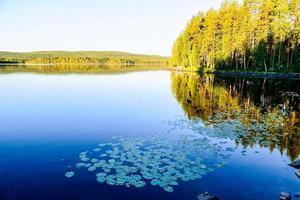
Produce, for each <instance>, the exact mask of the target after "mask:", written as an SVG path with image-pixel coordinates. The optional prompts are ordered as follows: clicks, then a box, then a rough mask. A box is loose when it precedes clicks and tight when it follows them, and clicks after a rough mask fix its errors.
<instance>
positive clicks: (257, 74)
mask: <svg viewBox="0 0 300 200" xmlns="http://www.w3.org/2000/svg"><path fill="white" fill-rule="evenodd" d="M207 73H210V74H215V75H218V76H231V77H232V76H234V77H240V76H243V77H254V78H292V79H300V73H290V72H288V73H282V72H251V71H248V72H247V71H218V70H216V71H212V72H207Z"/></svg>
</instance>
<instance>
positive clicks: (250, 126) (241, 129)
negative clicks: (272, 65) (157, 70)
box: [171, 72, 300, 160]
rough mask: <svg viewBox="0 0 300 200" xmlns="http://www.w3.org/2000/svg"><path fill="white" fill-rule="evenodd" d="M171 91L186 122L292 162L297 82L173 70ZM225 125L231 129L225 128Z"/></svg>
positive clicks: (297, 131)
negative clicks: (277, 153) (231, 134)
mask: <svg viewBox="0 0 300 200" xmlns="http://www.w3.org/2000/svg"><path fill="white" fill-rule="evenodd" d="M171 80H172V92H173V94H174V96H175V97H176V99H177V101H178V102H179V103H180V105H181V107H182V108H183V110H184V111H185V113H186V115H187V117H188V118H189V119H190V121H196V123H197V120H202V121H203V122H204V124H205V125H206V126H214V127H215V128H216V127H219V128H220V131H221V132H223V133H222V134H223V135H224V137H228V133H227V135H226V133H225V132H226V131H228V132H232V130H234V131H235V132H236V133H235V135H234V140H235V142H236V143H237V144H238V145H242V146H243V147H252V146H254V145H257V144H259V145H260V146H261V147H267V148H269V149H270V150H271V151H273V150H274V149H278V150H280V152H281V153H282V154H284V153H286V154H287V155H288V156H289V158H290V159H291V160H295V159H296V158H297V157H298V156H299V154H300V119H299V118H300V95H299V94H300V82H299V81H297V80H282V79H263V78H262V79H256V78H232V77H218V76H212V75H199V74H197V73H180V72H173V73H172V74H171ZM228 126H230V127H231V128H232V127H234V129H228Z"/></svg>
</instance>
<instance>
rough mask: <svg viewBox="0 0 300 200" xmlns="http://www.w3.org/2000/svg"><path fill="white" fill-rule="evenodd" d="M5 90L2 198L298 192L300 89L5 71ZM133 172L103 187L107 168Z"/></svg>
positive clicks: (196, 78)
mask: <svg viewBox="0 0 300 200" xmlns="http://www.w3.org/2000/svg"><path fill="white" fill-rule="evenodd" d="M39 72H40V71H39ZM0 91H1V98H0V103H1V104H0V105H1V109H0V133H1V137H0V156H1V160H0V199H5V200H6V199H7V200H10V199H22V200H25V199H30V200H35V199H36V200H40V199H43V200H47V199H51V200H52V199H56V200H59V199H64V200H65V199H74V200H77V199H78V200H83V199H89V200H93V199H106V200H109V199H131V200H133V199H137V200H141V199H145V200H147V199H149V200H150V199H151V200H152V199H164V200H165V199H172V200H175V199H178V200H179V199H180V200H182V199H195V198H196V196H197V194H199V193H202V192H205V191H209V192H211V193H214V194H216V195H218V196H219V197H221V198H222V199H225V200H226V199H229V200H232V199H249V200H250V199H266V200H269V199H278V194H279V193H280V192H281V191H287V192H290V193H291V194H294V193H296V192H299V191H300V179H299V178H297V176H296V175H295V174H294V172H295V170H294V169H292V168H291V167H289V166H287V164H288V163H290V162H291V161H292V160H295V159H297V158H298V157H299V154H300V124H299V123H300V121H299V110H300V98H299V94H300V81H297V80H278V79H273V80H272V79H244V78H226V77H213V76H200V75H198V74H195V73H174V72H169V71H147V72H130V73H124V74H122V73H118V74H101V73H100V74H92V73H89V74H84V73H81V74H74V73H65V72H64V74H60V73H59V72H57V73H50V74H49V73H45V74H40V73H32V71H31V72H30V73H23V72H22V73H18V71H17V70H16V72H14V71H9V73H7V71H3V73H2V74H1V75H0ZM99 144H100V146H99ZM109 150H111V151H109ZM86 151H87V153H81V152H86ZM107 151H108V152H107ZM80 153H81V157H79V156H80ZM103 154H106V155H103ZM101 156H102V157H101ZM114 156H115V157H114ZM122 157H123V158H124V159H123V161H120V159H121V158H122ZM82 158H83V159H82ZM84 158H89V160H88V161H86V160H85V159H84ZM92 158H94V159H97V160H94V163H93V162H92V160H91V159H92ZM100 160H104V161H105V162H106V164H105V166H104V165H102V166H98V167H96V168H95V169H93V168H90V166H87V167H80V166H79V165H80V164H79V165H78V163H84V164H88V163H92V164H95V163H97V162H98V161H100ZM109 160H110V161H109ZM112 160H113V161H112ZM76 164H77V165H76ZM147 167H148V168H147ZM125 168H130V169H133V171H132V172H130V173H129V172H128V173H127V176H125V179H126V181H125V182H124V179H123V182H122V181H121V182H119V185H118V183H117V182H116V177H115V179H113V178H112V179H111V180H110V183H106V182H108V181H107V180H106V182H105V183H99V182H97V177H96V174H97V173H99V172H103V170H104V169H106V170H107V169H109V170H110V172H107V175H116V174H118V173H117V172H116V171H117V170H119V171H122V170H123V171H124V170H125ZM147 170H148V171H147ZM151 170H152V171H151ZM174 170H175V171H176V170H177V172H176V173H175V172H174ZM125 171H126V170H125ZM168 171H169V172H170V173H168ZM67 172H74V176H73V177H71V178H67V177H66V176H65V174H66V173H67ZM146 172H148V176H150V177H148V179H146V178H145V174H146ZM171 172H174V173H173V174H172V173H171ZM119 174H120V173H119ZM123 175H124V174H123ZM131 175H132V176H131ZM133 175H138V176H140V178H142V179H141V180H139V181H140V182H141V184H140V185H139V184H138V183H137V182H134V181H132V179H133ZM119 178H120V176H119ZM171 178H172V180H173V182H171ZM153 179H156V180H160V181H161V182H160V183H161V184H160V185H155V186H153V185H152V184H151V180H153ZM166 179H168V180H166ZM162 180H164V181H162ZM139 181H138V182H139ZM174 181H175V183H174ZM126 184H127V186H128V187H126ZM144 184H146V185H145V186H144ZM129 186H130V187H129ZM168 186H170V187H171V188H172V189H173V190H174V191H173V192H172V191H170V187H168ZM166 190H169V192H167V191H166Z"/></svg>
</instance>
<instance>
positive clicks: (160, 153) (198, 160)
mask: <svg viewBox="0 0 300 200" xmlns="http://www.w3.org/2000/svg"><path fill="white" fill-rule="evenodd" d="M114 138H115V140H116V142H115V143H101V144H99V145H98V147H101V148H99V151H98V148H96V149H97V150H96V151H95V149H93V150H91V151H88V152H87V151H85V152H81V153H80V154H79V157H78V158H79V162H78V163H76V167H77V168H83V169H87V170H88V171H90V172H96V174H95V177H96V180H97V182H99V183H106V184H108V185H112V186H125V187H136V188H142V187H144V186H146V185H147V184H149V185H152V186H158V187H161V188H162V189H163V190H164V191H166V192H173V191H174V187H176V186H178V185H179V184H180V182H182V181H192V180H197V179H200V178H202V177H203V176H205V175H206V174H207V173H209V172H212V171H213V168H217V167H222V166H223V165H224V164H225V162H220V161H215V162H214V161H212V160H213V159H214V158H216V156H217V157H218V158H220V159H223V157H222V156H221V155H219V153H222V152H223V151H229V152H231V151H233V150H234V149H231V148H229V147H227V149H226V148H224V149H222V148H221V146H219V145H218V144H217V143H212V142H211V141H210V140H209V139H208V138H207V137H203V136H200V135H194V136H192V135H185V136H180V137H176V138H177V139H171V138H170V137H156V136H149V137H143V138H123V137H119V138H117V137H114ZM223 142H224V141H223ZM228 156H229V155H228ZM206 157H210V158H211V160H210V162H208V159H207V158H206ZM70 177H71V176H70Z"/></svg>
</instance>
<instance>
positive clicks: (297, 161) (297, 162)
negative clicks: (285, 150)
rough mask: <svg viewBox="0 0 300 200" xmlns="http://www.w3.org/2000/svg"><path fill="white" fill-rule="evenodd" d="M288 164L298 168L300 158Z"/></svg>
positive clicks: (299, 167) (299, 166)
mask: <svg viewBox="0 0 300 200" xmlns="http://www.w3.org/2000/svg"><path fill="white" fill-rule="evenodd" d="M289 166H291V167H294V168H296V169H300V159H299V160H296V161H295V162H292V163H290V164H289Z"/></svg>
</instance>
